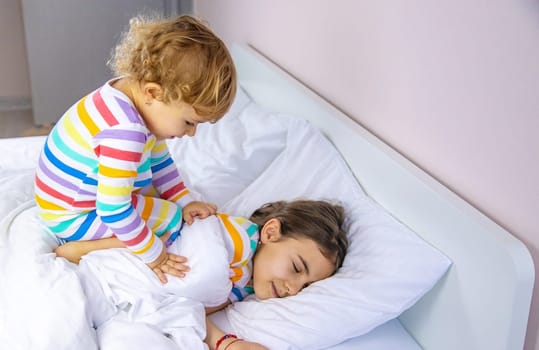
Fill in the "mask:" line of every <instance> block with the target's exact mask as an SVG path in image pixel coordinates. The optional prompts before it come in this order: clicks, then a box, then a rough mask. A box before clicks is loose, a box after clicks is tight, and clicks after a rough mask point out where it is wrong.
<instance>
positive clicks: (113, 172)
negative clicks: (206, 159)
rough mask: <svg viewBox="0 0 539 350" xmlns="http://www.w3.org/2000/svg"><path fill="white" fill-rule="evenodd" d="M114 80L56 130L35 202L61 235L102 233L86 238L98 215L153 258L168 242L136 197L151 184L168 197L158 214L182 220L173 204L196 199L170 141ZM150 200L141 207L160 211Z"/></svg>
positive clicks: (40, 167)
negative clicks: (151, 128) (161, 136)
mask: <svg viewBox="0 0 539 350" xmlns="http://www.w3.org/2000/svg"><path fill="white" fill-rule="evenodd" d="M111 82H112V81H109V82H107V83H106V84H105V85H103V86H102V87H101V88H99V89H97V90H96V91H94V92H92V93H90V94H89V95H88V96H86V97H84V98H82V99H81V100H80V101H78V102H77V103H75V104H74V105H73V106H72V107H71V108H70V109H69V110H68V111H67V112H66V113H65V114H64V115H63V116H62V118H61V119H60V120H59V121H58V123H57V124H56V125H55V127H54V128H53V130H52V131H51V133H50V135H49V136H48V138H47V140H46V142H45V145H44V148H43V151H42V153H41V155H40V158H39V164H38V167H37V171H36V177H35V200H36V202H37V205H38V208H39V215H40V218H41V219H42V220H43V222H44V223H45V224H46V225H47V226H48V227H49V229H50V230H51V231H52V232H53V233H55V234H57V235H59V236H60V237H62V238H65V239H66V240H79V239H96V238H101V237H99V235H97V236H93V237H86V236H84V235H85V230H89V229H90V226H92V224H93V223H94V221H96V220H95V218H96V217H97V218H99V219H100V221H99V222H100V224H101V225H104V226H106V227H105V228H106V229H108V232H112V233H113V234H114V235H116V237H117V238H118V239H120V240H121V241H122V242H124V243H125V245H126V246H127V247H128V248H129V249H130V250H131V251H132V252H133V253H135V254H137V256H139V257H140V258H141V259H142V260H143V261H144V262H151V261H154V260H155V259H156V258H157V257H158V256H159V254H160V252H161V250H162V247H163V245H162V243H161V240H160V239H157V238H156V236H155V234H154V232H152V228H151V227H149V225H148V223H147V222H146V221H145V220H143V219H142V217H141V214H140V213H139V212H138V211H137V210H136V208H135V205H136V203H137V197H136V194H137V193H139V190H141V189H145V188H148V187H150V185H153V187H154V188H155V189H156V190H157V191H158V192H159V194H160V197H161V198H162V199H164V200H166V201H161V202H162V203H163V204H164V205H162V207H160V208H159V209H158V212H157V214H158V215H161V216H163V217H165V216H167V215H169V217H170V213H167V211H170V210H172V211H173V212H174V213H175V214H174V219H175V220H176V221H178V220H181V208H180V209H178V208H177V206H176V205H174V203H177V204H178V205H180V206H185V204H187V203H188V202H190V201H191V196H190V195H189V191H188V189H187V188H186V187H185V185H184V183H183V180H182V179H181V177H180V174H179V172H178V170H177V168H176V165H175V163H174V161H173V159H172V157H171V155H170V153H169V151H168V148H167V145H166V142H165V141H164V140H163V141H157V140H156V138H155V136H154V135H152V134H151V133H150V131H149V130H148V128H147V127H146V125H145V123H144V121H143V119H142V117H141V116H140V114H139V113H138V111H137V110H136V108H135V106H134V105H133V103H132V102H131V100H130V99H129V98H128V97H127V96H126V95H125V94H123V93H122V92H120V91H119V90H116V89H115V88H113V87H112V86H111V85H110V83H111ZM139 198H141V197H139ZM168 201H170V202H174V203H170V204H171V205H172V206H170V205H168V206H167V205H166V204H168V203H169V202H168ZM152 203H153V202H149V204H148V203H146V207H145V208H144V209H143V210H149V211H151V210H152V209H153V210H154V211H155V210H156V208H155V207H154V208H152ZM148 207H149V208H148ZM173 207H174V208H173ZM178 211H179V214H178V213H176V212H178ZM74 227H76V229H75V230H74ZM97 231H99V230H98V229H96V232H97ZM62 232H73V234H71V235H70V236H68V237H66V236H65V235H64V236H62ZM103 237H105V236H103Z"/></svg>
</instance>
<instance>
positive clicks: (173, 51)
mask: <svg viewBox="0 0 539 350" xmlns="http://www.w3.org/2000/svg"><path fill="white" fill-rule="evenodd" d="M108 64H109V66H110V67H111V68H112V70H113V72H114V74H115V75H116V76H121V75H126V76H128V77H130V78H132V79H134V80H136V81H137V82H139V83H142V82H153V83H157V84H159V85H161V87H162V88H163V90H164V94H163V97H162V99H163V102H165V103H169V102H170V101H176V100H180V99H181V100H182V101H184V102H186V103H188V104H190V105H192V106H193V108H194V109H195V111H196V112H197V114H198V115H200V116H201V117H206V118H208V120H212V121H216V120H218V119H219V118H221V117H222V116H223V115H224V114H225V113H226V112H227V111H228V109H229V108H230V106H231V105H232V101H233V99H234V96H235V94H236V83H237V82H236V69H235V67H234V62H233V61H232V58H231V56H230V53H229V52H228V49H227V48H226V46H225V44H224V43H223V42H222V41H221V39H219V38H218V37H217V36H216V35H215V34H214V33H213V32H212V31H211V30H210V29H209V28H208V27H207V26H206V25H205V24H204V23H203V22H202V21H200V20H198V19H195V18H193V17H191V16H180V17H177V18H174V19H158V20H150V19H148V18H143V17H135V18H133V19H131V21H130V22H129V30H128V31H127V32H125V33H124V34H123V36H122V39H121V41H120V43H119V44H118V46H116V48H115V49H114V51H113V54H112V57H111V59H110V61H109V63H108Z"/></svg>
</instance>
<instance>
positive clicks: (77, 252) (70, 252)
mask: <svg viewBox="0 0 539 350" xmlns="http://www.w3.org/2000/svg"><path fill="white" fill-rule="evenodd" d="M78 243H79V242H67V243H64V244H62V245H61V246H59V247H58V248H56V249H54V252H55V253H56V256H58V257H61V258H66V259H67V260H68V261H71V262H72V263H74V264H78V263H79V261H80V258H81V257H82V256H83V255H85V254H86V253H87V252H86V251H85V250H83V249H79V248H80V246H81V245H80V244H78Z"/></svg>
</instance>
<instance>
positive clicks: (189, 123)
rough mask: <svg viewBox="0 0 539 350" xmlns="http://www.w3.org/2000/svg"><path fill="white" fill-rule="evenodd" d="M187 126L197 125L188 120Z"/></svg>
mask: <svg viewBox="0 0 539 350" xmlns="http://www.w3.org/2000/svg"><path fill="white" fill-rule="evenodd" d="M185 124H186V125H187V126H195V123H193V122H190V121H188V120H186V121H185Z"/></svg>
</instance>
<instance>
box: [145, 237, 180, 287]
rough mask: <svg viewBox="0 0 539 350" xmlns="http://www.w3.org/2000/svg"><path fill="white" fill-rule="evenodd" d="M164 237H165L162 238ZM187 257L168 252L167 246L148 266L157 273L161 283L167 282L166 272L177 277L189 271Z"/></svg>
mask: <svg viewBox="0 0 539 350" xmlns="http://www.w3.org/2000/svg"><path fill="white" fill-rule="evenodd" d="M161 239H163V237H162V238H161ZM186 261H187V258H185V257H183V256H179V255H176V254H172V253H169V252H167V250H166V248H165V246H163V250H162V251H161V254H160V255H159V257H158V258H157V259H155V260H154V261H152V262H151V263H148V264H146V265H148V267H149V268H150V269H152V271H153V272H154V273H155V274H156V275H157V277H158V278H159V280H160V281H161V283H167V282H168V280H167V276H165V273H168V274H169V275H172V276H176V277H180V278H182V277H184V276H185V273H186V272H187V271H189V266H187V265H186V264H185V262H186Z"/></svg>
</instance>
